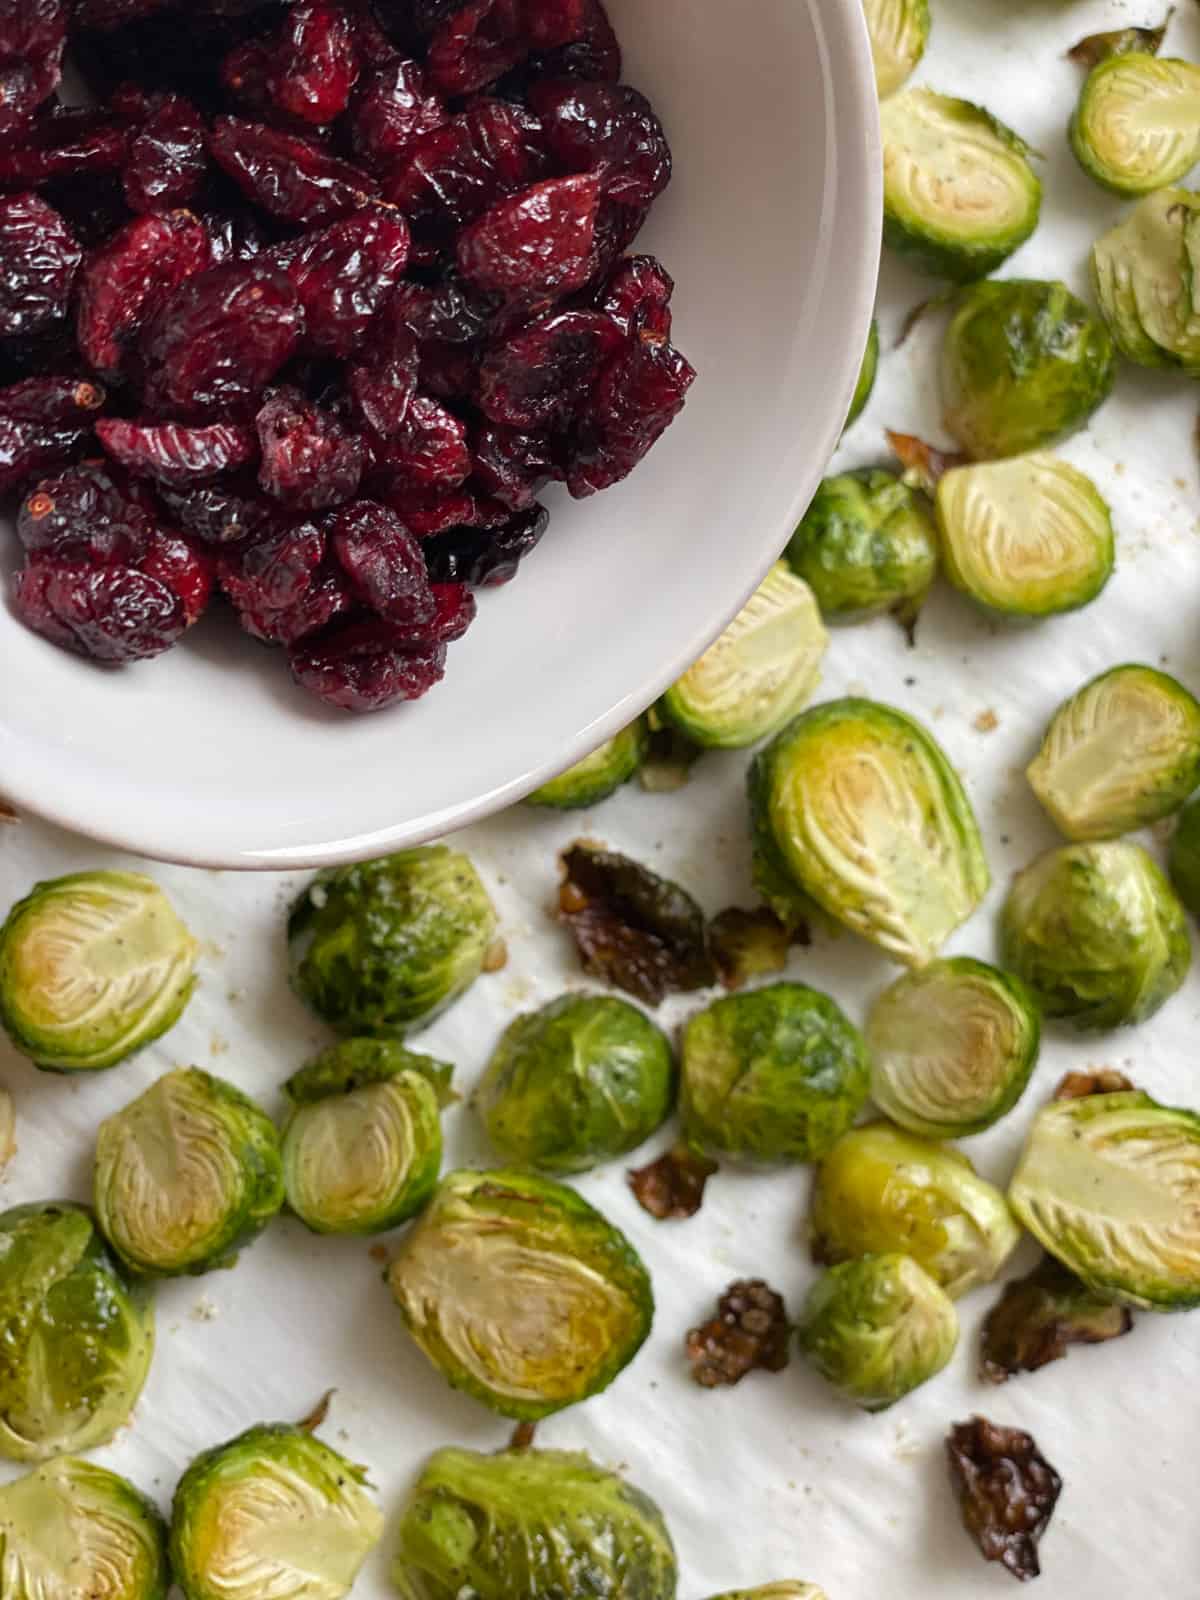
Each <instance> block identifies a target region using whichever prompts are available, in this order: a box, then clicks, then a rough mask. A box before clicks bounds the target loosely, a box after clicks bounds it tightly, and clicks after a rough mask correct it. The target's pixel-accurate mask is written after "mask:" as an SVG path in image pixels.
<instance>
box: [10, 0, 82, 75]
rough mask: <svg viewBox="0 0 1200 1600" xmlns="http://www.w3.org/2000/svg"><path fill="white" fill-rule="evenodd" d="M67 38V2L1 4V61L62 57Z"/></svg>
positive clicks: (18, 0) (17, 0) (21, 0)
mask: <svg viewBox="0 0 1200 1600" xmlns="http://www.w3.org/2000/svg"><path fill="white" fill-rule="evenodd" d="M66 37H67V3H66V0H0V57H5V58H8V57H15V58H16V59H17V60H22V61H23V60H30V59H32V58H34V57H36V56H48V55H53V54H54V53H55V51H58V52H59V53H60V54H61V52H62V47H63V45H64V43H65V42H66Z"/></svg>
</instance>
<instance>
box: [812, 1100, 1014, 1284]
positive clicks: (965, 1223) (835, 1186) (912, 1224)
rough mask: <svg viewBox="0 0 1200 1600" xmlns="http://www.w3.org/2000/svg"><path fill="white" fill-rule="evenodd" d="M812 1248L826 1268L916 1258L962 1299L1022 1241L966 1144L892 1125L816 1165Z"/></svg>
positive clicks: (854, 1138) (860, 1131)
mask: <svg viewBox="0 0 1200 1600" xmlns="http://www.w3.org/2000/svg"><path fill="white" fill-rule="evenodd" d="M809 1220H810V1223H811V1225H812V1236H813V1253H814V1255H815V1256H816V1258H817V1259H818V1260H819V1261H821V1262H823V1263H824V1264H826V1265H831V1266H836V1265H837V1264H838V1263H839V1262H842V1261H853V1260H857V1259H858V1258H859V1257H860V1256H875V1255H892V1254H894V1253H896V1252H900V1253H902V1254H904V1255H908V1256H911V1257H912V1258H913V1260H914V1261H916V1262H918V1263H919V1264H920V1265H921V1266H922V1267H924V1268H925V1271H926V1272H927V1273H929V1275H930V1277H932V1278H934V1279H936V1281H937V1282H938V1283H940V1284H941V1286H942V1288H943V1289H945V1291H946V1293H947V1294H948V1295H949V1296H950V1297H951V1298H952V1299H954V1300H957V1299H958V1298H959V1297H960V1296H961V1295H964V1294H966V1292H967V1290H968V1289H973V1288H975V1287H976V1285H977V1284H981V1283H990V1282H991V1281H992V1279H993V1278H994V1277H995V1276H996V1275H997V1273H998V1272H999V1271H1000V1269H1001V1268H1002V1267H1003V1266H1004V1263H1005V1262H1006V1261H1007V1260H1008V1258H1009V1256H1010V1255H1012V1253H1013V1251H1014V1250H1015V1249H1016V1247H1017V1245H1018V1244H1019V1243H1020V1239H1021V1230H1020V1229H1019V1228H1018V1227H1017V1225H1016V1223H1015V1222H1014V1221H1013V1217H1012V1213H1011V1212H1010V1211H1009V1209H1008V1205H1007V1202H1006V1201H1005V1198H1004V1196H1003V1195H1002V1194H1001V1193H1000V1191H999V1189H996V1188H994V1187H993V1186H992V1185H991V1184H990V1183H986V1182H985V1181H984V1180H983V1179H982V1178H981V1177H980V1176H979V1174H978V1173H977V1172H976V1171H975V1168H974V1167H973V1166H972V1165H971V1163H970V1162H969V1161H968V1160H967V1158H966V1156H964V1155H963V1154H962V1152H961V1151H960V1150H954V1149H952V1148H951V1147H950V1146H949V1145H942V1144H933V1143H931V1142H930V1141H929V1140H926V1139H918V1138H916V1137H915V1136H914V1135H913V1134H911V1133H902V1132H901V1131H900V1129H899V1128H892V1127H889V1125H888V1124H887V1123H886V1122H872V1123H869V1124H868V1125H867V1126H866V1127H862V1128H852V1129H851V1130H850V1132H849V1133H847V1134H845V1135H843V1137H842V1138H841V1139H840V1140H839V1141H838V1143H837V1144H835V1145H834V1147H833V1149H832V1150H831V1151H830V1152H829V1154H828V1155H827V1156H826V1157H825V1160H824V1161H823V1162H822V1163H821V1165H820V1167H819V1168H818V1169H817V1181H816V1184H815V1186H814V1188H813V1194H812V1208H811V1212H810V1218H809Z"/></svg>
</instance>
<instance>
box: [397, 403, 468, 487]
mask: <svg viewBox="0 0 1200 1600" xmlns="http://www.w3.org/2000/svg"><path fill="white" fill-rule="evenodd" d="M377 460H378V462H379V465H380V466H381V467H383V468H386V469H387V470H388V471H389V472H390V473H392V474H393V475H394V476H395V477H396V478H400V479H403V480H404V481H405V482H406V483H409V484H412V485H413V486H414V487H419V488H447V489H453V488H455V487H456V486H457V485H458V484H460V483H462V482H463V481H464V480H465V479H466V478H467V476H468V475H469V474H470V471H471V452H470V451H469V450H468V449H467V430H466V426H465V424H464V423H462V422H460V421H459V419H458V418H457V417H456V416H453V415H452V414H451V413H450V412H449V411H447V410H446V408H445V407H444V406H440V405H439V404H438V403H437V401H436V400H430V399H429V398H428V396H426V395H421V394H419V395H416V396H415V397H414V399H413V401H412V404H411V405H410V406H409V408H408V416H407V417H406V418H405V421H404V425H403V427H402V428H401V429H400V432H399V433H398V434H396V435H395V436H394V437H393V438H392V439H389V440H388V441H387V442H386V444H385V446H384V447H383V449H382V450H381V451H380V452H377Z"/></svg>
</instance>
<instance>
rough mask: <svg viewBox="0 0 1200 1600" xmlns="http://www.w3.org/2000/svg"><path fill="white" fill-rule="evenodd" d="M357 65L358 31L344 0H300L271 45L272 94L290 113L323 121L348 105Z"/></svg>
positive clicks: (356, 75) (290, 114) (283, 109)
mask: <svg viewBox="0 0 1200 1600" xmlns="http://www.w3.org/2000/svg"><path fill="white" fill-rule="evenodd" d="M358 65H359V64H358V51H357V49H356V47H355V41H354V31H353V28H352V27H351V23H350V18H349V17H348V16H347V14H346V12H345V11H343V9H342V8H341V6H339V5H332V4H330V3H329V0H297V3H296V4H294V5H293V6H292V7H291V8H290V9H289V11H288V12H287V17H286V20H285V22H284V24H283V30H282V37H281V38H280V39H279V40H277V41H276V42H275V44H274V48H273V49H272V51H271V64H270V69H269V83H270V93H271V97H272V99H273V100H274V101H275V103H276V105H278V107H279V108H280V110H281V111H283V112H284V113H285V114H286V115H288V116H290V117H295V118H297V119H298V120H299V121H302V122H311V123H313V124H315V125H316V126H318V127H319V126H321V125H322V124H323V123H327V122H332V121H333V120H334V119H335V118H336V117H340V116H341V114H342V112H343V111H345V109H346V107H347V105H348V104H349V103H350V92H351V90H352V89H353V88H354V85H355V83H356V82H357V81H358Z"/></svg>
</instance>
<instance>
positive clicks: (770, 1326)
mask: <svg viewBox="0 0 1200 1600" xmlns="http://www.w3.org/2000/svg"><path fill="white" fill-rule="evenodd" d="M789 1334H790V1330H789V1327H788V1319H787V1310H786V1308H785V1306H784V1303H783V1298H782V1296H781V1295H778V1294H776V1293H775V1291H774V1289H772V1288H771V1286H770V1285H769V1284H767V1283H764V1282H763V1280H762V1279H761V1278H743V1279H740V1280H739V1281H738V1282H737V1283H731V1284H730V1285H729V1287H728V1289H726V1291H725V1293H724V1294H723V1295H722V1296H721V1298H720V1299H719V1300H718V1301H717V1314H716V1316H715V1317H713V1318H712V1319H711V1320H710V1321H708V1322H705V1323H702V1324H701V1325H700V1327H698V1328H693V1329H692V1330H691V1331H690V1332H689V1334H688V1336H687V1339H686V1341H685V1347H686V1349H687V1358H688V1360H689V1361H690V1362H691V1364H692V1378H693V1380H694V1381H695V1382H696V1383H698V1384H699V1385H700V1387H701V1388H702V1389H716V1388H720V1387H722V1386H723V1385H730V1384H735V1383H741V1381H742V1379H743V1378H744V1377H745V1376H746V1374H747V1373H749V1372H753V1371H754V1370H755V1369H756V1368H761V1369H762V1370H763V1371H764V1372H782V1371H783V1369H784V1367H786V1366H787V1364H788V1361H789V1359H790V1356H789V1353H788V1340H789Z"/></svg>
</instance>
